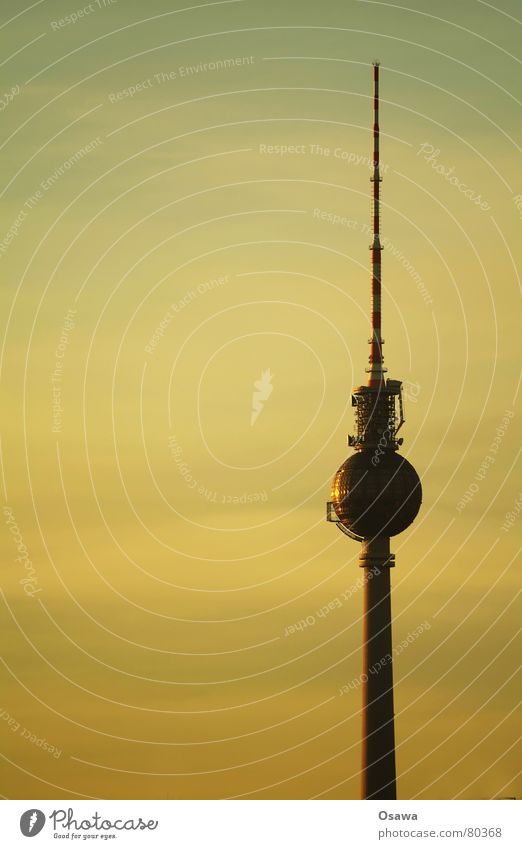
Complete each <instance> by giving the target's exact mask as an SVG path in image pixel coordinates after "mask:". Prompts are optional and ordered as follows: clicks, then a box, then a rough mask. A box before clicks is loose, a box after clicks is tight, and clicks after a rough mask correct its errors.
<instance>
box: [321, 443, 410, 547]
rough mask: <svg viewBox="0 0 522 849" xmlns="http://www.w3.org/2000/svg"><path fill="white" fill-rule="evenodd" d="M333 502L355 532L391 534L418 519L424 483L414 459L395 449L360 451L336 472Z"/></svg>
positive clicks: (366, 536) (341, 520)
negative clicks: (411, 460) (409, 460)
mask: <svg viewBox="0 0 522 849" xmlns="http://www.w3.org/2000/svg"><path fill="white" fill-rule="evenodd" d="M332 502H333V505H334V509H335V512H336V514H337V518H338V519H339V522H340V523H341V524H342V525H344V527H345V528H348V529H349V530H350V531H351V532H352V533H354V534H357V535H358V536H360V537H364V538H365V539H373V538H374V537H377V536H384V537H391V536H395V534H400V533H401V532H402V531H404V530H405V529H406V528H407V527H408V526H409V525H411V523H412V522H413V520H414V519H415V516H416V515H417V513H418V512H419V509H420V506H421V502H422V487H421V482H420V478H419V476H418V474H417V472H416V471H415V469H414V468H413V466H412V465H411V463H408V461H407V460H405V458H404V457H401V456H400V454H397V453H396V452H395V451H385V452H384V453H382V454H376V452H375V451H359V452H357V453H356V454H352V456H351V457H348V459H347V460H345V461H344V463H343V464H342V466H341V467H340V468H339V469H338V471H337V472H336V475H335V477H334V480H333V484H332Z"/></svg>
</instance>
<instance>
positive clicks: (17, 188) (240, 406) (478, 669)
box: [0, 0, 522, 799]
mask: <svg viewBox="0 0 522 849" xmlns="http://www.w3.org/2000/svg"><path fill="white" fill-rule="evenodd" d="M67 16H69V17H67ZM1 17H2V20H1V21H0V44H1V46H2V50H1V55H2V61H1V63H0V64H1V67H2V83H1V86H2V91H0V110H1V111H0V122H1V128H2V129H1V134H0V150H1V154H0V155H1V160H0V161H1V165H2V168H1V180H0V184H1V189H0V279H1V298H2V316H3V318H4V321H3V327H2V346H1V360H0V368H1V382H0V385H1V408H2V421H1V459H2V469H1V472H2V477H1V484H2V490H3V492H2V515H3V519H4V521H3V525H4V527H3V529H2V532H1V533H0V545H1V552H2V597H1V599H0V609H1V619H2V665H1V666H0V677H1V693H2V696H1V703H0V714H1V715H0V719H1V722H0V741H1V745H0V751H1V753H2V760H0V764H1V766H0V774H1V776H2V778H1V782H0V794H1V795H2V796H4V797H7V798H27V799H45V798H49V799H53V798H58V799H59V798H91V797H94V798H98V797H103V798H122V799H125V798H131V799H132V798H159V799H165V798H250V799H268V798H275V799H286V798H311V797H313V798H322V799H343V798H357V797H358V793H359V776H358V772H359V764H360V734H361V729H360V715H359V710H360V700H361V692H360V686H359V682H358V676H359V674H360V663H361V636H362V624H361V613H362V592H361V570H360V569H359V566H358V556H359V546H358V545H357V543H355V542H352V541H351V540H349V539H348V538H347V537H345V536H344V535H342V534H341V533H339V531H338V530H337V528H336V527H335V526H334V525H332V524H328V523H327V522H326V521H325V502H326V501H327V500H328V498H329V495H330V483H331V479H332V477H333V475H334V473H335V471H336V469H337V468H338V466H339V465H340V464H341V463H342V462H343V460H344V459H345V458H346V456H347V454H348V452H349V450H351V449H348V448H347V446H346V434H347V433H352V432H353V412H352V408H351V405H350V390H351V388H352V387H353V386H354V385H356V384H358V383H361V382H363V381H364V380H365V371H364V370H365V367H366V365H367V358H368V345H367V339H368V334H369V321H368V314H369V281H370V274H369V267H370V252H369V250H368V245H369V231H368V225H369V223H370V209H371V204H370V182H369V176H370V169H369V163H370V159H371V128H372V112H371V109H372V101H371V94H372V90H371V86H372V75H371V63H372V61H374V60H377V59H378V60H380V62H381V157H382V166H383V167H382V176H383V182H382V187H381V190H382V234H383V240H384V245H385V250H384V252H383V336H384V339H385V343H386V344H385V346H384V356H385V365H386V366H387V368H388V376H389V377H391V378H394V379H400V380H403V381H404V384H405V412H406V424H405V426H404V428H403V433H401V435H403V436H404V439H405V442H404V446H403V448H402V453H404V455H405V456H406V457H407V458H408V460H409V461H410V462H411V463H413V465H414V466H415V468H416V469H417V471H418V473H419V475H420V476H421V478H422V486H423V493H424V495H423V505H422V508H421V512H420V513H419V516H418V518H417V520H416V521H415V523H414V524H413V525H412V526H411V527H410V528H409V529H408V531H406V532H405V533H403V534H402V535H401V536H400V537H396V538H395V539H394V540H392V551H394V553H395V556H396V568H395V569H394V570H393V575H392V581H393V597H392V605H393V614H394V622H393V628H394V631H393V634H394V637H393V639H394V644H395V645H396V646H397V647H398V650H397V656H396V658H395V660H394V664H395V665H394V674H395V709H396V737H397V770H398V793H399V797H400V798H420V799H432V798H442V799H446V798H453V797H458V798H464V799H466V798H475V799H476V798H484V799H487V798H492V797H495V796H517V797H520V796H521V795H522V784H521V779H520V775H519V774H518V773H519V769H520V759H521V750H520V745H519V743H517V739H518V734H519V728H520V718H519V717H517V715H516V710H517V705H518V703H519V694H520V677H517V674H516V670H517V667H518V658H519V656H520V638H519V623H520V606H519V604H518V599H517V592H518V585H519V580H517V575H516V572H515V569H516V557H517V552H518V550H519V541H520V529H521V527H522V518H520V516H519V513H520V512H522V493H521V486H520V463H519V459H518V458H519V454H518V452H519V442H520V438H519V434H520V424H519V416H520V405H519V401H518V397H519V381H520V368H519V362H520V280H519V276H518V274H517V270H516V269H517V265H518V264H519V262H520V253H521V251H520V244H521V239H520V218H521V216H522V186H521V185H520V172H521V169H520V147H519V142H520V138H521V121H520V103H519V101H518V100H517V94H518V93H519V92H520V21H517V18H520V17H521V16H520V4H519V3H518V2H516V0H497V2H495V3H486V2H483V0H463V2H460V3H455V2H449V0H440V2H438V3H436V4H434V3H433V2H428V0H405V3H404V4H401V5H396V4H394V3H392V2H376V1H375V0H323V2H306V0H304V2H300V0H285V2H280V0H279V2H275V0H227V2H212V3H203V2H201V3H194V4H187V3H184V2H180V0H173V2H166V0H150V2H148V3H146V4H143V3H140V2H137V0H118V2H115V0H113V2H112V3H110V2H109V0H105V2H104V0H99V2H98V0H93V2H92V3H91V4H86V5H82V3H81V2H80V3H77V4H75V2H74V0H68V2H62V0H53V2H51V0H39V2H36V3H32V4H31V2H30V0H24V2H20V3H19V2H15V0H4V2H3V3H2V11H1ZM256 383H257V384H258V385H257V386H256V385H255V384H256ZM254 393H258V395H259V396H262V397H261V401H260V403H261V405H262V406H261V407H259V406H258V405H257V407H256V408H254V407H253V402H254ZM263 399H264V400H263ZM256 410H257V417H253V416H252V413H253V411H254V412H256ZM517 472H518V481H517ZM17 558H18V559H17ZM24 581H25V583H24ZM299 623H300V624H299ZM303 623H304V624H303ZM426 623H427V624H426ZM296 625H297V626H298V627H297V628H296V627H295V626H296ZM420 626H423V628H422V629H421V628H420ZM419 630H421V633H420V634H419V633H418V632H419ZM409 635H413V637H412V639H411V640H410V642H409V644H408V645H407V648H404V649H400V648H399V647H400V645H401V643H402V642H403V641H407V639H408V636H409ZM347 685H350V686H349V687H347ZM343 687H344V688H345V692H344V693H343V689H342V688H343ZM346 690H348V692H346Z"/></svg>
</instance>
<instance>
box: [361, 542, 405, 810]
mask: <svg viewBox="0 0 522 849" xmlns="http://www.w3.org/2000/svg"><path fill="white" fill-rule="evenodd" d="M360 560H361V566H362V567H363V568H364V575H365V582H364V602H363V662H362V682H363V685H362V767H361V796H362V798H363V799H396V798H397V791H396V774H395V730H394V710H393V664H392V657H393V654H392V653H393V647H392V627H391V596H390V567H391V566H392V565H393V560H392V559H391V558H390V540H389V539H388V538H383V537H381V538H377V539H374V540H365V541H364V542H363V550H362V554H361V557H360Z"/></svg>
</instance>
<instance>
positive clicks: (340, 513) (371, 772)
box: [327, 62, 422, 799]
mask: <svg viewBox="0 0 522 849" xmlns="http://www.w3.org/2000/svg"><path fill="white" fill-rule="evenodd" d="M373 85H374V91H373V173H372V176H371V177H370V180H371V182H372V183H373V239H372V244H371V245H370V250H371V252H372V284H371V338H370V340H369V344H370V356H369V366H368V368H367V369H366V371H367V372H368V382H367V384H366V385H365V386H356V387H355V388H354V389H353V391H352V406H353V407H355V431H356V432H355V435H354V436H349V437H348V445H350V446H351V447H352V448H354V449H355V453H353V454H352V455H351V456H350V457H348V459H347V460H345V462H344V463H343V464H342V466H341V467H340V468H339V469H338V471H337V472H336V474H335V477H334V479H333V483H332V495H331V499H332V500H331V501H329V502H328V505H327V518H328V520H329V521H331V522H335V523H336V524H337V526H338V527H339V528H340V530H342V531H343V532H344V533H345V534H347V535H348V536H349V537H351V538H352V539H355V540H357V541H358V542H360V543H361V549H362V550H361V555H360V557H359V561H360V566H361V567H362V568H363V569H364V578H365V580H364V610H363V623H364V624H363V668H362V677H361V680H362V682H363V683H362V770H361V779H362V781H361V796H362V798H363V799H396V798H397V796H396V792H397V791H396V773H395V731H394V711H393V670H392V656H393V647H392V629H391V603H390V602H391V599H390V568H391V567H392V566H394V560H395V557H394V555H393V554H390V537H392V536H395V534H400V533H401V531H404V530H405V529H406V528H407V527H408V525H411V523H412V522H413V520H414V519H415V516H416V515H417V513H418V512H419V508H420V505H421V501H422V489H421V482H420V479H419V476H418V475H417V472H416V471H415V469H414V468H413V466H412V465H411V464H410V463H408V461H407V460H405V459H404V457H401V456H400V455H399V454H398V453H397V451H398V448H399V446H400V445H402V442H403V440H402V439H399V438H398V437H397V433H398V432H399V429H400V428H401V427H402V425H403V423H404V415H403V403H402V383H401V381H400V380H390V379H385V376H384V375H385V372H386V368H385V367H384V365H383V355H382V346H383V343H384V339H383V338H382V337H381V253H382V245H381V241H380V183H381V176H380V173H379V63H378V62H374V64H373Z"/></svg>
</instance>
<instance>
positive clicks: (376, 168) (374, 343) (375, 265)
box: [367, 62, 386, 387]
mask: <svg viewBox="0 0 522 849" xmlns="http://www.w3.org/2000/svg"><path fill="white" fill-rule="evenodd" d="M370 179H371V181H372V182H373V239H372V244H371V245H370V250H371V252H372V289H371V329H372V335H371V339H370V358H369V362H370V366H369V368H368V369H367V371H368V373H369V374H368V386H374V387H380V386H381V384H382V383H383V382H384V372H385V371H386V369H385V368H384V366H383V355H382V336H381V252H382V245H381V238H380V228H381V200H380V184H381V179H382V178H381V174H380V151H379V62H374V63H373V174H372V176H371V177H370Z"/></svg>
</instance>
